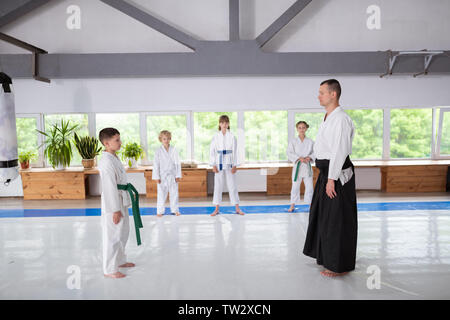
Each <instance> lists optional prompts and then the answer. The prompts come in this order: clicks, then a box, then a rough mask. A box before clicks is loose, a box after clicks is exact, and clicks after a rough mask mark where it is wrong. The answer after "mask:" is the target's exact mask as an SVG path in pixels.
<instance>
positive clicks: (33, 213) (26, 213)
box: [0, 201, 450, 218]
mask: <svg viewBox="0 0 450 320" xmlns="http://www.w3.org/2000/svg"><path fill="white" fill-rule="evenodd" d="M288 208H289V205H267V206H241V209H242V211H244V212H245V213H250V214H252V213H287V212H288ZM295 208H296V209H295V212H308V211H309V206H308V205H299V206H296V207H295ZM398 210H447V211H449V212H450V201H431V202H376V203H359V204H358V211H359V212H364V211H398ZM213 211H214V207H180V213H181V214H211V213H212V212H213ZM129 212H130V215H131V208H130V209H129ZM220 213H222V214H233V213H235V208H234V206H222V207H220ZM166 214H170V210H169V208H166ZM141 215H144V216H149V215H156V208H154V207H153V208H150V207H144V208H141ZM76 216H100V208H77V209H0V218H29V217H76Z"/></svg>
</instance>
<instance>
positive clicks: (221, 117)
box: [219, 114, 230, 130]
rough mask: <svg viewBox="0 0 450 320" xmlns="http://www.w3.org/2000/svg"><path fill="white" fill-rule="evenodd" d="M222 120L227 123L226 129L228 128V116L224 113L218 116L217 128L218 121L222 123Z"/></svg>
mask: <svg viewBox="0 0 450 320" xmlns="http://www.w3.org/2000/svg"><path fill="white" fill-rule="evenodd" d="M222 122H226V123H228V129H230V118H228V116H227V115H225V114H224V115H221V116H220V118H219V130H220V123H222Z"/></svg>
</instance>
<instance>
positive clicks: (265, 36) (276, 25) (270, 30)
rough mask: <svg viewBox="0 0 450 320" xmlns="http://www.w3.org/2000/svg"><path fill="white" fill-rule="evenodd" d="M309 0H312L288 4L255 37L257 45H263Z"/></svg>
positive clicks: (299, 0)
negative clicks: (279, 14)
mask: <svg viewBox="0 0 450 320" xmlns="http://www.w3.org/2000/svg"><path fill="white" fill-rule="evenodd" d="M311 1H312V0H297V1H296V2H295V3H294V4H293V5H292V6H290V7H289V8H288V9H287V10H286V11H285V12H284V13H283V14H282V15H281V16H280V17H279V18H278V19H277V20H275V21H274V22H273V23H272V24H271V25H270V26H268V27H267V28H266V30H264V31H263V32H262V33H261V34H260V35H259V36H258V37H257V38H256V42H257V43H258V44H259V46H260V47H262V46H264V45H265V44H266V43H267V42H268V41H269V40H270V39H272V38H273V37H274V36H275V35H276V34H277V33H278V31H280V30H281V29H282V28H283V27H284V26H286V25H287V24H288V23H289V22H290V21H291V20H292V19H294V17H295V16H296V15H297V14H299V13H300V12H301V11H302V10H303V9H304V8H305V7H306V6H307V5H308V4H309V3H310V2H311Z"/></svg>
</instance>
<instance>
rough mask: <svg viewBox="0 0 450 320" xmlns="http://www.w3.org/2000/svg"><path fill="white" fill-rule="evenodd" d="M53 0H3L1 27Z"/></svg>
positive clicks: (0, 15) (0, 11)
mask: <svg viewBox="0 0 450 320" xmlns="http://www.w3.org/2000/svg"><path fill="white" fill-rule="evenodd" d="M50 1H52V0H28V1H18V0H1V2H0V28H1V27H4V26H6V25H7V24H9V23H11V22H13V21H15V20H17V19H19V18H21V17H22V16H24V15H26V14H27V13H29V12H31V11H33V10H34V9H37V8H39V7H40V6H42V5H44V4H46V3H47V2H50Z"/></svg>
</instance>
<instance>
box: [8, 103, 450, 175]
mask: <svg viewBox="0 0 450 320" xmlns="http://www.w3.org/2000/svg"><path fill="white" fill-rule="evenodd" d="M428 108H429V109H432V117H433V119H432V130H431V131H432V132H430V135H431V146H430V148H431V156H430V157H428V158H390V139H391V137H390V131H391V116H390V115H391V110H394V109H428ZM345 109H346V110H354V109H358V110H360V109H377V110H382V111H383V149H382V150H383V151H382V157H381V159H355V160H358V161H374V160H375V161H376V160H389V161H413V160H423V159H429V160H437V159H450V155H441V154H440V143H441V139H442V126H443V119H444V114H447V113H450V107H423V106H415V107H405V106H402V107H401V106H395V107H380V108H369V107H361V108H345ZM229 111H230V112H236V113H237V130H236V133H237V138H238V148H239V151H240V152H239V154H240V155H241V159H240V160H241V161H240V162H241V163H242V164H245V163H247V162H246V161H245V145H246V141H245V112H246V111H271V110H267V109H261V110H259V109H257V110H253V109H250V108H249V109H246V110H240V111H238V110H229ZM272 111H273V110H272ZM276 111H287V113H288V119H287V125H288V128H287V132H288V135H287V136H288V143H289V141H290V140H291V139H292V138H293V137H295V135H296V131H295V116H296V114H298V113H322V114H324V113H325V111H324V109H323V108H316V107H313V108H308V107H305V108H293V109H277V110H276ZM195 112H216V110H208V111H205V110H189V111H170V112H164V111H151V112H133V111H131V110H130V111H127V112H126V113H134V114H136V113H137V114H139V125H140V128H139V133H140V142H141V145H142V146H143V148H144V151H145V155H146V158H144V159H143V160H142V161H141V164H142V165H151V164H152V163H151V159H147V152H148V144H147V117H149V116H167V115H169V116H170V115H184V116H186V128H187V131H188V132H189V133H190V137H186V143H187V148H186V153H187V156H186V158H187V161H197V162H198V163H199V164H205V163H201V162H199V161H198V160H197V159H194V157H195V143H194V134H195V133H194V113H195ZM101 113H104V112H97V113H96V112H88V113H87V112H59V113H58V112H51V113H17V114H16V118H35V119H36V124H37V129H38V130H41V131H44V130H45V116H47V115H54V114H87V117H88V131H89V135H91V136H96V115H97V114H101ZM114 113H118V114H120V113H124V112H114ZM36 134H37V137H38V145H41V144H42V143H43V141H44V137H43V136H42V135H41V134H38V133H36ZM266 162H267V163H269V162H274V161H262V162H261V163H266ZM278 162H280V163H285V162H287V161H286V160H279V161H278ZM74 166H78V165H74ZM80 166H81V165H80ZM35 167H48V165H47V164H46V163H45V161H44V154H43V149H42V148H40V149H39V150H38V160H37V161H36V165H35Z"/></svg>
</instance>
